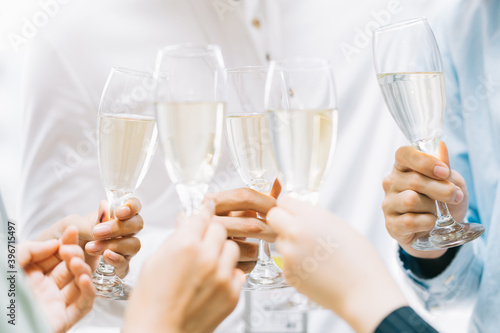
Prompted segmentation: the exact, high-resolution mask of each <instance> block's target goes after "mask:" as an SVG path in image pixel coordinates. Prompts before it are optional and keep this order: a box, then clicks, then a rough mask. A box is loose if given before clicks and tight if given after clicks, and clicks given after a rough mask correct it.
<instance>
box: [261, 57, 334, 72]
mask: <svg viewBox="0 0 500 333" xmlns="http://www.w3.org/2000/svg"><path fill="white" fill-rule="evenodd" d="M292 64H299V65H301V64H302V65H304V64H306V65H311V66H304V67H288V66H289V65H292ZM269 68H272V69H273V70H275V69H279V70H285V71H293V72H300V71H310V70H323V69H330V70H332V65H331V63H330V61H328V60H326V59H325V58H320V57H293V58H283V59H277V60H272V61H271V63H270V65H269Z"/></svg>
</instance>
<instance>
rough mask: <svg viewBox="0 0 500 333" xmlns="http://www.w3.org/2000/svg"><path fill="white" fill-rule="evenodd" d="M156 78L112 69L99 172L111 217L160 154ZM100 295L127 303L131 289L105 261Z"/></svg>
mask: <svg viewBox="0 0 500 333" xmlns="http://www.w3.org/2000/svg"><path fill="white" fill-rule="evenodd" d="M154 93H155V83H154V79H153V76H152V75H150V74H147V73H143V72H138V71H135V70H131V69H125V68H113V69H112V70H111V73H110V75H109V77H108V81H107V82H106V86H105V87H104V91H103V94H102V98H101V103H100V105H99V116H98V132H99V168H100V171H101V180H102V184H103V185H104V188H105V190H106V195H107V198H108V203H109V215H110V216H109V217H110V219H113V218H114V217H115V216H114V211H115V209H116V208H117V207H119V206H121V205H123V204H125V203H126V201H127V200H128V199H129V198H130V197H131V196H132V193H133V192H134V191H135V190H136V189H137V188H138V187H139V185H140V184H141V182H142V180H143V179H144V176H145V175H146V173H147V171H148V169H149V165H150V163H151V160H152V158H153V156H154V153H155V150H156V137H157V129H156V123H155V117H154ZM92 279H93V283H94V286H95V288H96V290H97V294H98V295H99V296H103V297H107V298H114V299H126V298H127V288H126V287H125V285H124V284H123V281H122V280H121V279H120V278H119V277H118V276H117V275H116V273H115V269H114V267H113V266H111V265H108V264H106V263H105V262H104V259H103V257H101V261H100V263H99V266H98V268H97V269H96V271H95V272H94V273H93V275H92Z"/></svg>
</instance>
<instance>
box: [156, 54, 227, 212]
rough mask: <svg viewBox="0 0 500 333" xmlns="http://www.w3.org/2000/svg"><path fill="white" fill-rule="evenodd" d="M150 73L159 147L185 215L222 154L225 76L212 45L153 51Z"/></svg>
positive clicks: (200, 198) (199, 200)
mask: <svg viewBox="0 0 500 333" xmlns="http://www.w3.org/2000/svg"><path fill="white" fill-rule="evenodd" d="M155 76H156V78H157V79H158V80H159V82H158V85H157V93H156V95H157V96H156V117H157V124H158V132H159V136H160V146H161V148H162V151H163V157H164V161H165V166H166V168H167V171H168V174H169V176H170V179H171V180H172V182H173V183H174V184H175V188H176V190H177V193H178V195H179V198H180V200H181V202H182V205H183V208H184V210H185V212H186V214H187V215H190V214H192V213H193V212H195V211H196V210H197V209H198V208H199V207H200V205H201V203H202V202H203V198H204V196H205V194H206V192H207V190H208V184H209V182H210V181H211V180H212V178H213V175H214V173H215V169H216V167H217V163H218V160H219V157H220V153H221V145H222V133H223V127H224V109H225V88H226V78H225V73H224V63H223V60H222V54H221V51H220V49H219V47H218V46H216V45H199V44H183V45H174V46H168V47H165V48H163V49H161V50H160V51H159V52H158V56H157V61H156V69H155Z"/></svg>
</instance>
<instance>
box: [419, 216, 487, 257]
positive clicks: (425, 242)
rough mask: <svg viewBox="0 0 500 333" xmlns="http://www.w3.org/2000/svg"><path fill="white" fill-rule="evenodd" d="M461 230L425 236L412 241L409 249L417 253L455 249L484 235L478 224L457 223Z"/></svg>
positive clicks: (481, 227) (482, 228)
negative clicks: (417, 251) (411, 248)
mask: <svg viewBox="0 0 500 333" xmlns="http://www.w3.org/2000/svg"><path fill="white" fill-rule="evenodd" d="M457 224H459V225H460V226H462V227H463V229H461V230H458V231H455V232H448V233H444V234H439V233H435V234H433V235H432V236H431V235H430V234H427V235H425V236H422V237H419V238H417V239H416V240H414V241H413V243H412V244H411V247H413V248H414V249H415V250H419V251H435V250H441V249H447V248H450V247H456V246H460V245H463V244H465V243H468V242H470V241H473V240H474V239H476V238H478V237H479V236H481V235H482V234H483V233H484V230H485V229H484V226H483V225H481V224H479V223H458V222H457ZM431 233H432V232H431Z"/></svg>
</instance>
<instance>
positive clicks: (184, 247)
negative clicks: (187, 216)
mask: <svg viewBox="0 0 500 333" xmlns="http://www.w3.org/2000/svg"><path fill="white" fill-rule="evenodd" d="M198 246H199V244H198V242H197V241H196V240H195V238H194V237H184V238H182V239H180V240H179V241H178V244H177V249H179V251H181V252H188V253H189V252H195V251H197V248H198Z"/></svg>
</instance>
